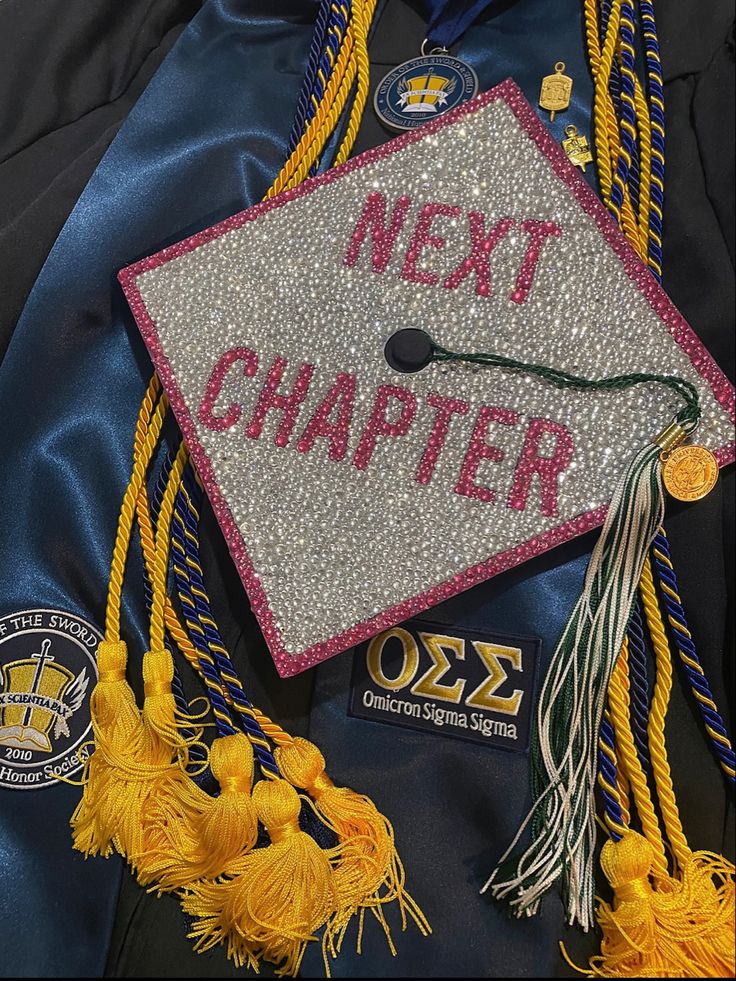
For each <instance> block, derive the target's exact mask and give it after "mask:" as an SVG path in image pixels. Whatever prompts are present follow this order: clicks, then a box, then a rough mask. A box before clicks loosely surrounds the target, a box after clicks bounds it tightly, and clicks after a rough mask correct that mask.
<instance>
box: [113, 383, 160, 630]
mask: <svg viewBox="0 0 736 981" xmlns="http://www.w3.org/2000/svg"><path fill="white" fill-rule="evenodd" d="M159 391H160V385H159V381H158V378H156V376H155V375H154V376H153V377H152V378H151V380H150V381H149V383H148V387H147V389H146V392H145V395H144V396H143V401H142V402H141V407H140V409H139V411H138V419H137V422H136V427H135V437H134V452H133V470H132V473H131V476H130V481H129V482H128V486H127V487H126V489H125V493H124V495H123V500H122V503H121V505H120V514H119V516H118V527H117V532H116V534H115V545H114V547H113V553H112V562H111V565H110V585H109V587H108V590H107V608H106V610H105V639H106V640H110V641H119V640H120V605H121V601H122V595H123V582H124V579H125V566H126V563H127V560H128V551H129V548H130V539H131V535H132V533H133V523H134V521H135V515H136V501H137V500H138V495H139V493H140V490H141V487H143V486H144V484H145V481H146V473H147V471H148V467H149V464H150V462H151V459H152V457H153V453H154V451H155V448H156V444H157V443H158V438H159V436H160V434H161V427H162V426H163V419H164V414H165V413H166V407H167V404H168V403H167V400H166V396H165V395H162V396H161V398H160V399H159V400H158V403H156V398H157V396H158V393H159Z"/></svg>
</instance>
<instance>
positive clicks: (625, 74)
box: [611, 0, 646, 256]
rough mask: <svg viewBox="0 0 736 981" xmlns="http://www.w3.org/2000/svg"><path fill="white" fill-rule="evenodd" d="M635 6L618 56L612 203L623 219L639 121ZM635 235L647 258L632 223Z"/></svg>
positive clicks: (628, 1)
mask: <svg viewBox="0 0 736 981" xmlns="http://www.w3.org/2000/svg"><path fill="white" fill-rule="evenodd" d="M635 30H636V27H635V24H634V5H633V2H632V0H622V2H621V10H620V18H619V39H618V56H619V70H620V75H621V92H620V103H619V104H620V117H619V132H620V140H619V147H618V154H617V159H616V168H615V172H614V175H613V183H612V187H611V202H612V205H613V208H614V212H615V214H617V215H622V210H623V205H624V197H625V193H626V188H627V187H628V183H629V174H630V171H631V161H632V158H633V157H634V155H635V153H636V141H637V118H636V102H635V99H636V83H635V79H636V53H635V50H634V37H635ZM631 227H632V231H633V234H634V236H635V238H636V242H637V246H638V247H637V252H638V253H639V254H640V255H642V254H643V255H644V256H646V241H642V235H641V229H640V228H639V224H638V222H636V221H634V222H633V223H632V226H631Z"/></svg>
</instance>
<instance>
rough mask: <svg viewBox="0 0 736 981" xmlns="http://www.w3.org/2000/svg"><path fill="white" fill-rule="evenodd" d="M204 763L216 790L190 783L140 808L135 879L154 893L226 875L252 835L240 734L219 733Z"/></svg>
mask: <svg viewBox="0 0 736 981" xmlns="http://www.w3.org/2000/svg"><path fill="white" fill-rule="evenodd" d="M210 766H211V768H212V773H213V775H214V777H215V779H216V780H217V782H218V783H219V785H220V794H219V796H217V797H210V796H209V794H206V793H205V792H204V791H203V790H201V789H200V788H199V787H198V786H197V785H196V784H194V783H192V785H191V788H190V791H191V794H190V798H189V800H188V801H187V802H185V804H184V806H181V807H180V809H179V811H178V813H176V812H175V808H176V801H172V800H170V799H166V800H164V801H163V802H162V801H160V800H158V799H157V798H153V799H152V800H151V801H150V802H149V804H148V805H147V807H146V813H145V822H146V826H147V850H146V853H145V855H142V856H140V858H139V860H138V862H137V863H136V872H137V875H138V881H139V882H140V884H141V885H144V886H152V888H153V889H154V890H155V891H156V892H158V893H159V894H160V893H162V892H170V891H173V890H177V889H184V888H188V887H190V886H192V885H193V884H194V883H196V882H197V881H198V880H199V879H216V878H217V877H218V876H220V875H223V874H227V873H228V871H229V870H230V868H231V866H232V865H233V863H235V862H237V861H238V860H239V859H240V858H242V856H243V855H245V854H246V853H247V852H249V851H250V850H251V849H252V848H253V846H254V845H255V843H256V839H257V837H258V817H257V815H256V809H255V804H254V803H253V800H252V798H251V787H252V783H253V749H252V747H251V744H250V742H249V741H248V739H247V737H246V736H244V735H243V734H242V733H236V734H235V735H232V736H220V737H218V738H217V739H215V741H214V742H213V743H212V746H211V748H210Z"/></svg>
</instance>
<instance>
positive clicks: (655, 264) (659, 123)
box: [639, 0, 665, 280]
mask: <svg viewBox="0 0 736 981" xmlns="http://www.w3.org/2000/svg"><path fill="white" fill-rule="evenodd" d="M639 13H640V15H641V22H642V35H643V37H644V53H645V59H646V66H647V82H648V89H649V106H650V114H651V140H652V167H651V205H650V207H649V209H648V233H649V234H648V261H649V267H650V269H651V270H652V272H653V273H654V275H655V276H656V278H657V279H658V280H661V279H662V212H663V208H664V152H665V129H664V123H665V118H664V78H663V76H662V62H661V60H660V57H659V41H658V40H657V23H656V20H655V17H654V4H653V3H652V2H651V0H639Z"/></svg>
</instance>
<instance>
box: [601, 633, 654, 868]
mask: <svg viewBox="0 0 736 981" xmlns="http://www.w3.org/2000/svg"><path fill="white" fill-rule="evenodd" d="M629 693H630V687H629V645H628V640H627V641H625V642H624V644H623V645H622V647H621V653H620V654H619V656H618V660H617V661H616V667H615V668H614V669H613V674H612V675H611V682H610V685H609V687H608V702H609V708H610V713H611V721H612V722H613V729H614V733H615V736H616V748H617V750H618V760H619V767H620V769H621V770H623V771H624V772H625V774H626V778H627V780H628V782H629V785H630V786H631V792H632V794H633V797H634V803H635V804H636V809H637V811H638V813H639V820H640V821H641V826H642V830H643V832H644V835H645V836H646V838H647V839H648V841H649V843H650V844H651V846H652V849H653V851H654V863H653V868H654V870H655V872H656V873H657V874H659V875H660V876H662V877H664V876H666V875H667V853H666V851H665V846H664V841H663V839H662V832H661V830H660V827H659V821H658V819H657V813H656V811H655V808H654V802H653V801H652V795H651V792H650V790H649V785H648V783H647V779H646V776H645V775H644V771H643V770H642V767H641V763H640V761H639V756H638V754H637V752H636V746H635V744H634V736H633V733H632V731H631V721H630V703H629Z"/></svg>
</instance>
